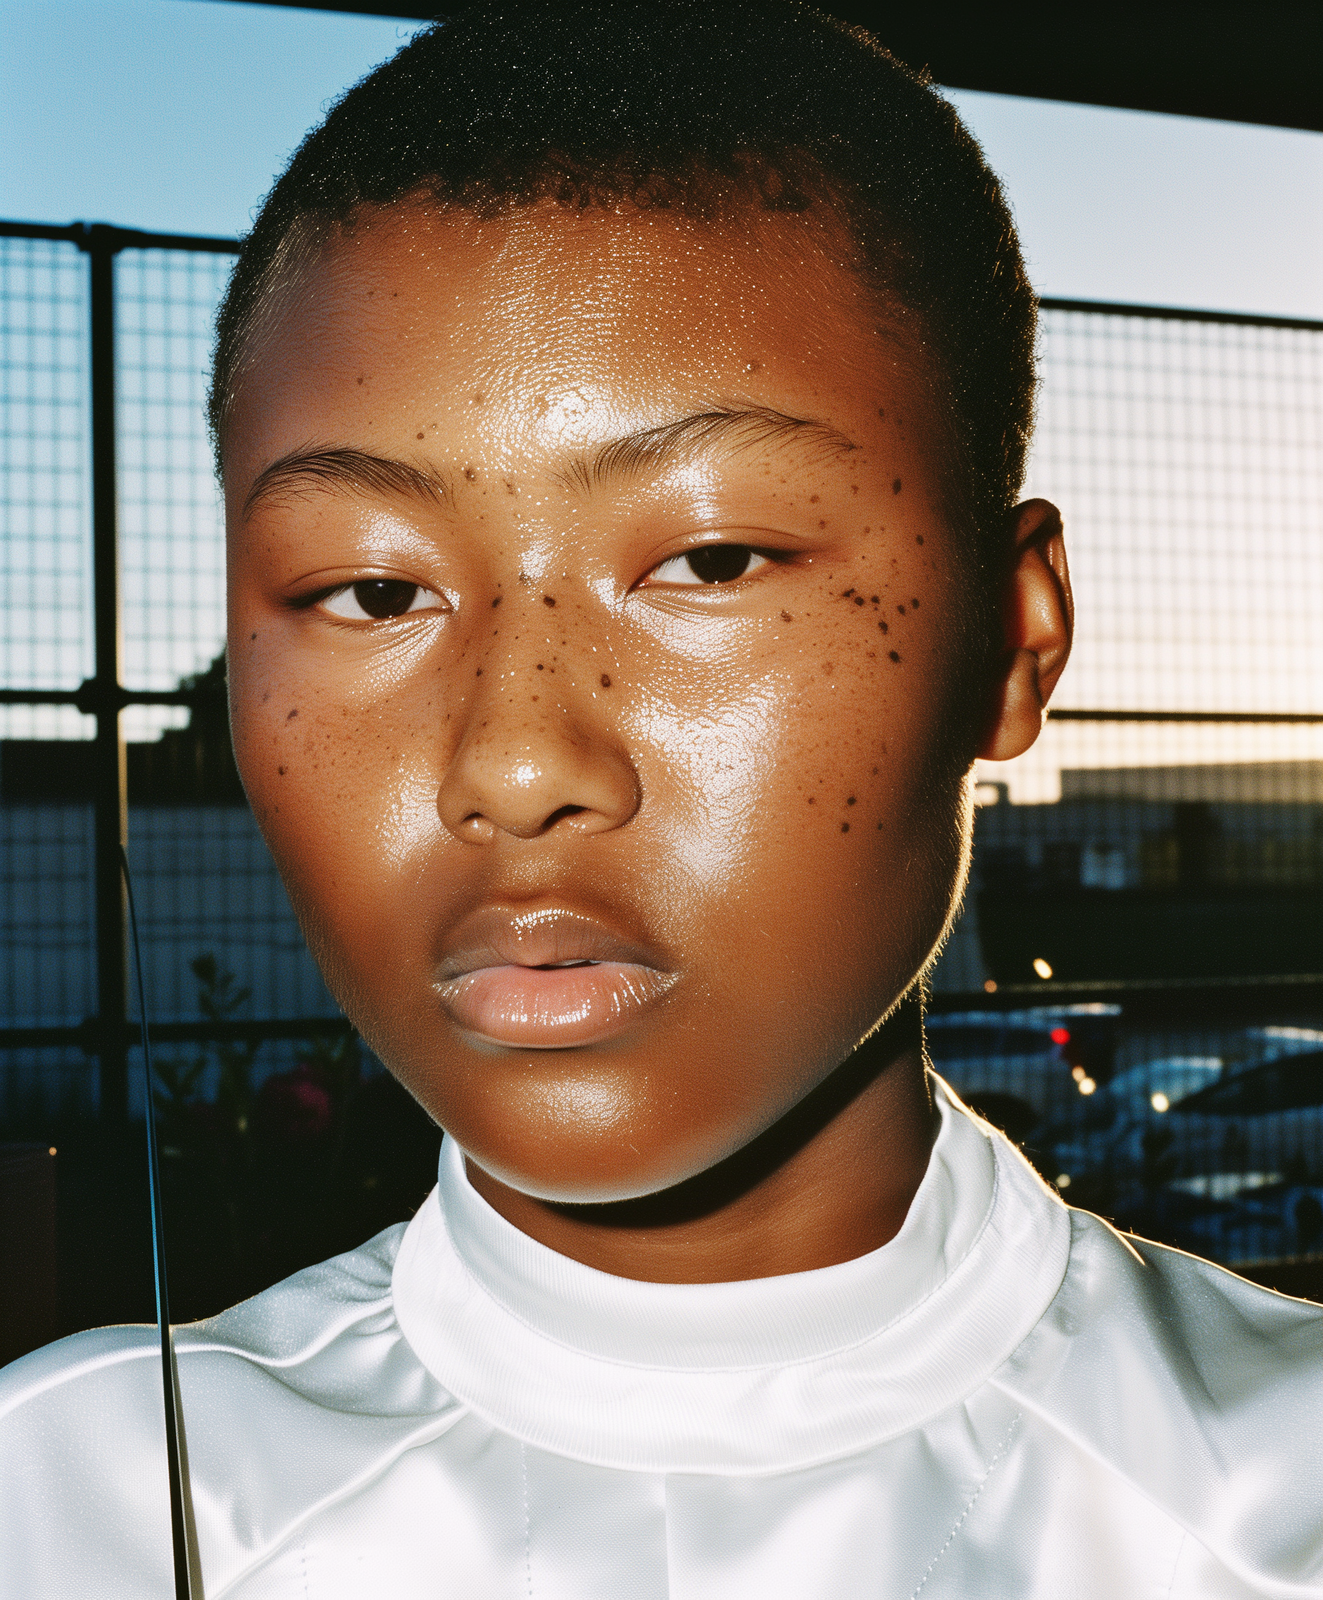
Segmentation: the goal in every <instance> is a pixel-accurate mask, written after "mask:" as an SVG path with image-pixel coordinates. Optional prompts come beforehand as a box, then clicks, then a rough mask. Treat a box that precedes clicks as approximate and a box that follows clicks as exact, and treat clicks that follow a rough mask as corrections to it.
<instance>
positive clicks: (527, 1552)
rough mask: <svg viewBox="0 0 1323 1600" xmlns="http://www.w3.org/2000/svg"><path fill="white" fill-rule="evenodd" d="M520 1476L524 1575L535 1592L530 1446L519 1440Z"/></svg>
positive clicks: (530, 1589) (529, 1590) (530, 1590)
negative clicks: (529, 1496) (529, 1466)
mask: <svg viewBox="0 0 1323 1600" xmlns="http://www.w3.org/2000/svg"><path fill="white" fill-rule="evenodd" d="M519 1476H520V1478H521V1479H522V1481H523V1490H524V1577H525V1579H526V1580H527V1583H528V1592H529V1594H530V1595H531V1594H532V1593H533V1522H532V1518H531V1517H530V1516H529V1514H528V1446H527V1445H526V1444H525V1443H524V1441H523V1440H522V1439H521V1440H520V1441H519Z"/></svg>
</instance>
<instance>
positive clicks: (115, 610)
mask: <svg viewBox="0 0 1323 1600" xmlns="http://www.w3.org/2000/svg"><path fill="white" fill-rule="evenodd" d="M118 248H119V245H118V241H117V240H116V238H115V230H114V229H113V228H109V227H103V226H93V227H90V228H88V229H87V230H86V231H85V236H84V242H83V249H85V250H86V251H87V255H88V262H89V267H90V274H89V276H90V284H91V305H90V313H91V315H90V330H91V363H90V366H91V391H92V392H91V421H92V596H93V600H92V612H93V628H94V632H95V657H94V659H95V677H94V678H93V680H92V686H91V687H92V694H91V696H90V699H91V701H92V705H93V708H94V710H95V713H96V743H95V747H94V755H93V763H94V768H95V772H94V778H93V794H92V802H93V816H94V825H93V826H94V832H93V838H94V852H95V863H96V870H95V879H96V948H97V1013H98V1015H97V1021H98V1032H99V1034H100V1041H99V1043H100V1071H101V1115H102V1117H103V1118H105V1119H107V1120H110V1121H121V1120H123V1119H124V1118H125V1117H126V1116H127V1115H128V1029H127V1022H128V1012H127V979H128V971H127V965H126V956H127V944H126V940H125V932H124V886H123V881H122V879H121V875H120V864H119V850H120V846H121V844H123V843H124V842H126V840H127V827H128V795H127V792H126V789H127V786H126V781H125V764H124V740H123V736H122V731H121V728H120V709H121V706H122V700H123V690H122V686H121V682H120V673H121V667H120V657H121V623H120V593H119V587H120V586H119V531H118V511H119V506H118V492H117V486H116V472H115V255H116V252H117V250H118Z"/></svg>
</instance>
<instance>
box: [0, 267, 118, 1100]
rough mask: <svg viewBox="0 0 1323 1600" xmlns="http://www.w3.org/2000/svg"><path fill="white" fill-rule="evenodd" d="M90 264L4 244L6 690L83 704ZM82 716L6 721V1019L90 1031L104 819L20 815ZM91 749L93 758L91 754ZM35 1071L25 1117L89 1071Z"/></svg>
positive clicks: (74, 736)
mask: <svg viewBox="0 0 1323 1600" xmlns="http://www.w3.org/2000/svg"><path fill="white" fill-rule="evenodd" d="M87 337H88V334H87V264H86V260H85V258H84V257H83V256H82V255H81V254H80V252H79V251H78V250H77V249H76V248H75V247H74V246H73V245H71V244H66V243H63V242H59V241H55V240H45V239H11V238H3V239H0V686H3V687H4V688H6V689H18V690H39V689H64V690H71V689H76V688H77V687H78V685H79V684H80V683H81V682H82V681H83V680H84V679H85V678H87V677H88V676H89V675H90V673H91V670H92V627H91V557H90V542H89V519H88V501H89V487H88V417H87V364H88V356H87ZM91 735H92V719H91V718H89V717H84V716H82V715H80V714H79V712H78V711H77V710H76V709H75V708H74V707H73V706H68V705H64V706H59V705H40V704H36V705H4V706H0V741H2V742H0V1019H3V1021H4V1022H5V1023H7V1024H9V1025H10V1026H39V1025H42V1024H51V1023H53V1024H62V1023H71V1022H78V1021H81V1019H82V1018H83V1017H85V1016H86V1015H87V1014H88V1013H89V1011H91V1010H93V1009H94V1008H95V1004H96V993H95V982H94V979H93V973H94V970H95V962H94V952H93V934H92V877H91V874H92V854H91V829H92V816H91V807H90V806H89V805H86V804H77V803H72V804H49V805H41V804H30V803H29V804H25V803H23V802H22V801H21V800H17V801H16V800H15V795H16V794H21V793H22V791H23V789H24V786H25V784H26V783H27V782H28V780H29V779H30V777H31V772H32V769H33V767H34V765H39V764H41V763H43V762H47V761H49V760H50V758H51V751H52V749H54V750H55V751H56V754H57V757H58V753H59V751H60V749H61V748H63V741H81V740H86V739H90V738H91ZM81 748H82V749H84V750H85V749H86V748H87V747H86V746H85V745H84V746H82V747H81ZM75 1059H76V1061H77V1068H70V1066H69V1063H68V1061H67V1060H65V1058H64V1056H59V1057H58V1059H57V1058H56V1057H53V1056H33V1057H32V1058H31V1059H30V1060H29V1061H28V1063H27V1065H26V1066H23V1065H22V1063H20V1062H18V1061H14V1062H13V1063H11V1066H12V1071H13V1074H14V1076H13V1077H12V1080H11V1079H6V1080H5V1081H4V1082H0V1096H2V1097H4V1098H5V1103H6V1104H8V1105H9V1106H10V1108H11V1109H12V1108H13V1106H14V1104H15V1103H16V1102H15V1101H14V1098H13V1097H14V1096H15V1095H18V1096H20V1098H21V1097H22V1096H26V1097H28V1098H29V1099H30V1098H31V1097H32V1095H34V1094H36V1093H37V1092H38V1091H37V1085H38V1083H39V1082H48V1081H50V1082H53V1081H54V1080H53V1079H51V1077H50V1074H51V1073H54V1075H55V1077H58V1078H59V1079H60V1083H59V1087H58V1093H59V1094H60V1095H63V1094H64V1093H65V1090H66V1088H67V1084H66V1083H65V1078H66V1076H67V1073H68V1071H70V1070H78V1069H80V1070H81V1072H82V1075H83V1077H84V1078H85V1077H86V1076H87V1067H86V1060H85V1058H82V1057H81V1056H80V1055H76V1057H75Z"/></svg>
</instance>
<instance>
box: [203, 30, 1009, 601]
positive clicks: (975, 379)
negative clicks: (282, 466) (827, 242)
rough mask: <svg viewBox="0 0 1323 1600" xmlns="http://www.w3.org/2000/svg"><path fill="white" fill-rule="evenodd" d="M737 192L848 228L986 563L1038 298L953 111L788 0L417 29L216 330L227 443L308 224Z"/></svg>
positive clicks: (875, 47) (864, 37) (292, 178)
mask: <svg viewBox="0 0 1323 1600" xmlns="http://www.w3.org/2000/svg"><path fill="white" fill-rule="evenodd" d="M714 185H716V186H717V189H720V187H721V186H722V185H724V186H725V189H726V192H730V189H731V186H734V188H735V190H736V191H738V192H739V193H740V194H741V195H742V197H743V200H744V202H745V203H749V204H753V205H757V206H761V207H767V208H770V209H777V210H795V211H803V210H806V209H808V208H810V207H811V206H813V205H815V204H823V205H826V206H827V207H828V209H829V210H832V211H834V212H835V213H836V215H837V217H838V218H839V219H840V220H843V221H844V223H845V224H846V226H847V228H848V230H849V232H850V233H851V234H852V236H853V240H854V243H855V245H856V247H857V256H858V258H859V260H860V261H861V262H862V271H863V275H864V276H865V277H866V278H869V279H871V280H872V281H873V283H874V284H875V285H876V286H877V287H878V288H879V289H880V290H881V291H882V294H883V296H884V298H885V300H886V301H888V302H890V303H891V304H892V305H893V306H896V307H899V308H900V309H901V310H903V311H904V312H905V313H907V314H908V316H907V321H908V322H909V323H911V324H913V325H917V332H918V339H917V340H916V343H917V344H919V345H920V347H921V353H922V355H923V357H924V359H925V360H926V361H927V362H928V363H929V364H930V367H929V381H930V384H931V386H932V388H933V391H934V393H935V394H936V396H937V397H938V399H939V401H940V402H941V404H940V407H939V414H940V415H941V417H942V420H943V424H944V428H943V431H944V432H945V433H947V434H949V439H948V440H947V441H946V448H945V453H946V456H947V458H948V459H947V460H946V461H945V468H946V470H945V473H944V476H945V477H946V479H947V481H948V484H954V486H955V493H954V496H953V497H951V498H952V499H953V501H954V504H955V505H956V506H957V507H958V508H959V510H958V514H959V520H960V521H961V522H965V523H966V524H967V532H968V533H970V534H972V535H973V538H974V542H975V548H976V549H977V550H978V552H979V555H980V557H981V558H982V559H981V560H980V561H979V565H980V566H984V565H991V567H993V568H995V569H1000V565H1001V563H1000V561H999V560H998V559H997V555H998V549H999V546H1000V545H1001V544H1002V542H1003V540H1004V537H1005V536H1004V533H1003V529H1004V526H1005V512H1006V510H1007V509H1008V508H1009V507H1010V506H1011V505H1012V504H1013V503H1014V501H1015V499H1016V498H1017V496H1018V494H1019V490H1020V486H1021V483H1022V480H1023V475H1024V462H1025V454H1026V450H1027V446H1028V442H1029V437H1030V432H1031V429H1032V423H1033V405H1034V343H1035V318H1036V301H1035V297H1034V294H1033V291H1032V289H1031V288H1030V285H1029V282H1028V279H1027V277H1026V275H1025V270H1024V263H1023V260H1022V258H1021V255H1020V250H1019V245H1018V241H1017V239H1016V234H1015V226H1014V223H1013V220H1012V218H1011V214H1010V211H1009V209H1008V207H1007V205H1006V202H1005V199H1004V198H1003V195H1002V191H1001V186H1000V184H999V183H998V181H997V178H996V176H995V175H994V174H993V172H992V171H991V170H990V169H989V167H988V165H987V163H986V162H985V161H984V159H983V155H982V152H981V150H980V149H979V147H978V145H977V143H976V142H975V140H974V139H973V138H972V137H971V135H970V134H969V132H968V131H967V130H966V128H965V127H964V125H963V124H962V123H961V121H960V119H959V117H958V115H957V114H956V111H955V109H954V108H953V107H952V106H951V105H950V104H949V103H948V102H947V101H946V100H945V99H943V97H942V96H941V95H940V94H939V93H938V92H937V91H936V90H935V89H934V88H933V87H932V85H931V83H930V82H928V81H927V80H926V78H925V77H924V76H922V75H920V74H917V73H915V72H912V71H911V70H910V69H909V68H908V67H906V66H904V65H902V64H901V63H900V62H898V61H896V60H895V59H894V58H893V57H891V56H890V55H888V54H887V52H886V51H885V50H884V49H883V48H882V46H881V45H880V44H879V43H878V42H877V41H876V40H875V39H873V38H872V37H871V36H870V35H869V34H867V33H866V32H864V31H863V30H862V29H859V28H853V27H849V26H847V25H846V24H844V23H842V22H839V21H836V20H835V19H833V18H831V17H828V16H826V15H824V14H822V13H821V12H818V11H816V10H813V9H811V8H810V7H808V6H806V5H802V4H798V3H796V0H753V3H749V0H745V3H739V0H734V3H731V0H583V3H579V4H569V5H567V4H563V3H558V0H542V3H538V0H479V3H477V4H473V5H471V6H469V7H468V8H467V9H465V10H463V11H462V12H460V13H459V14H458V15H457V16H456V17H454V18H453V19H451V20H448V21H444V22H441V23H438V24H437V25H435V26H433V27H431V28H429V29H427V30H426V31H424V32H422V33H420V34H419V35H417V36H416V37H415V38H414V39H413V40H412V41H411V42H410V43H409V44H407V45H406V46H405V47H404V48H403V49H402V50H400V51H399V53H398V54H397V55H395V56H394V57H393V58H392V59H391V60H389V61H387V62H386V63H385V64H384V65H382V66H381V67H378V68H377V70H376V71H375V72H373V73H371V74H370V75H369V76H368V77H366V78H365V79H364V80H363V81H362V82H361V83H359V84H357V85H356V86H355V87H354V88H352V89H350V90H349V91H348V92H347V93H346V94H345V95H344V96H343V97H342V98H341V99H340V100H339V101H338V102H337V103H336V105H335V106H334V107H333V108H332V109H331V111H330V113H329V114H328V115H327V117H326V119H325V121H324V122H323V123H322V124H321V126H320V127H318V128H316V129H315V130H314V131H313V132H312V133H310V134H309V135H308V137H307V138H306V139H305V140H304V141H303V143H302V145H301V146H300V147H299V149H298V150H297V151H296V152H295V154H294V156H293V158H292V159H291V161H290V163H289V166H288V167H287V168H286V170H285V172H284V174H283V175H282V176H281V178H280V179H279V180H278V181H277V183H276V184H275V186H274V188H273V189H272V190H271V192H270V194H269V195H268V196H267V198H266V201H265V203H264V204H263V206H262V209H261V211H260V213H259V215H258V217H257V220H256V222H255V223H254V225H253V229H252V231H251V233H250V234H249V235H248V237H247V238H246V239H245V241H244V243H243V246H242V249H241V252H240V255H239V258H238V261H237V263H236V266H235V269H234V274H233V277H232V278H231V280H230V285H229V290H228V292H227V294H226V296H225V300H224V303H223V304H222V306H221V309H220V313H219V317H218V321H217V339H216V351H215V363H214V369H213V380H212V389H211V397H210V420H211V425H212V432H213V437H214V439H215V440H216V443H217V449H218V452H219V447H220V440H221V434H222V432H223V428H224V423H225V418H226V414H227V411H228V409H229V406H230V404H231V401H232V399H233V396H234V392H235V390H236V388H237V386H238V379H239V376H240V371H241V363H242V357H243V349H244V344H245V341H246V338H247V337H248V335H249V334H250V333H251V331H252V329H253V326H254V323H255V320H256V318H257V316H258V314H259V312H260V310H261V308H262V305H263V302H264V298H265V297H266V296H267V295H268V294H269V292H270V289H271V287H272V285H273V283H274V282H275V281H276V279H277V278H278V276H279V273H280V270H281V264H282V262H287V261H288V259H289V258H290V256H291V251H292V255H293V256H294V257H298V256H299V255H300V251H299V249H298V248H292V246H293V244H294V242H295V241H297V239H298V237H299V235H300V233H301V232H303V233H304V234H305V236H306V234H307V232H308V230H309V229H310V228H311V229H312V231H313V232H314V233H317V232H318V231H319V230H325V229H326V228H327V226H328V225H333V224H336V223H339V224H342V225H343V224H349V223H350V222H352V220H353V218H354V216H355V214H356V213H358V212H360V211H361V210H362V209H363V208H365V207H377V206H389V205H392V204H395V203H397V202H399V201H402V200H406V199H409V198H413V197H417V196H422V197H424V198H428V199H431V200H434V201H435V202H436V203H438V204H441V205H449V206H459V207H461V208H466V209H470V210H473V211H477V212H479V213H487V214H490V213H500V212H502V211H509V210H511V209H517V208H520V207H524V206H529V205H532V204H535V203H537V202H538V201H543V200H546V199H552V200H555V201H557V202H559V203H561V204H563V205H565V206H568V207H577V208H587V207H592V206H608V207H613V206H619V205H621V204H624V203H629V202H633V203H635V204H638V205H640V206H648V207H652V206H671V207H675V208H676V209H678V210H681V211H691V212H692V211H701V210H702V209H703V206H704V195H705V193H706V194H707V195H708V196H709V197H710V196H711V194H712V193H714V192H716V190H714V187H713V186H714Z"/></svg>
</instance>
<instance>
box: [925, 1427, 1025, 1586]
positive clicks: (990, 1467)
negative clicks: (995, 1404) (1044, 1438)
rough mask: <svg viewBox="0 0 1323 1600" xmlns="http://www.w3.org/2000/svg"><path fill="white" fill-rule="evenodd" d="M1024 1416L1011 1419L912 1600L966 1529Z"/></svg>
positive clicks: (929, 1564)
mask: <svg viewBox="0 0 1323 1600" xmlns="http://www.w3.org/2000/svg"><path fill="white" fill-rule="evenodd" d="M1023 1415H1024V1413H1023V1412H1021V1411H1017V1412H1016V1413H1015V1415H1014V1416H1013V1417H1012V1418H1011V1425H1010V1427H1009V1428H1007V1430H1006V1432H1005V1433H1004V1434H1003V1435H1002V1441H1001V1443H1000V1444H999V1445H998V1446H997V1448H996V1449H995V1450H994V1451H993V1452H992V1459H991V1460H990V1461H989V1462H988V1464H987V1466H986V1467H985V1468H984V1469H983V1476H982V1477H981V1478H980V1479H979V1480H978V1485H977V1487H976V1488H975V1490H974V1492H973V1494H972V1495H970V1497H969V1501H968V1503H967V1504H966V1506H965V1509H964V1510H963V1511H962V1512H961V1513H960V1515H959V1516H958V1517H957V1518H956V1524H955V1527H954V1528H952V1529H951V1531H950V1533H948V1534H947V1536H946V1543H945V1544H944V1545H943V1546H942V1548H941V1549H940V1550H939V1551H938V1552H937V1554H936V1555H935V1556H934V1557H933V1558H932V1560H931V1561H930V1562H929V1563H928V1570H927V1571H926V1572H925V1573H924V1575H923V1576H922V1577H921V1578H920V1579H919V1582H918V1584H917V1586H916V1588H915V1590H914V1593H913V1594H912V1595H911V1596H910V1600H917V1596H918V1593H919V1590H920V1589H922V1588H923V1586H924V1585H925V1584H926V1583H927V1582H928V1579H929V1578H931V1577H932V1575H933V1568H934V1567H935V1566H936V1565H937V1563H938V1562H939V1561H940V1560H941V1559H942V1557H943V1556H944V1555H945V1554H946V1552H947V1551H948V1550H949V1549H950V1548H951V1546H952V1544H953V1543H954V1542H955V1537H956V1535H957V1534H958V1533H959V1532H960V1530H961V1528H962V1527H964V1525H965V1519H966V1517H968V1515H969V1513H970V1512H971V1511H972V1510H973V1509H974V1507H975V1505H976V1504H977V1503H978V1497H979V1496H980V1495H981V1494H982V1493H983V1489H984V1486H985V1485H986V1484H987V1481H988V1479H989V1478H990V1477H991V1476H992V1474H993V1472H994V1471H995V1470H996V1468H997V1464H998V1462H1000V1461H1001V1459H1002V1457H1003V1456H1004V1455H1005V1454H1006V1452H1007V1450H1009V1449H1010V1445H1011V1440H1012V1439H1013V1438H1014V1437H1015V1430H1016V1429H1017V1428H1018V1427H1019V1426H1020V1418H1021V1417H1022V1416H1023Z"/></svg>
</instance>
